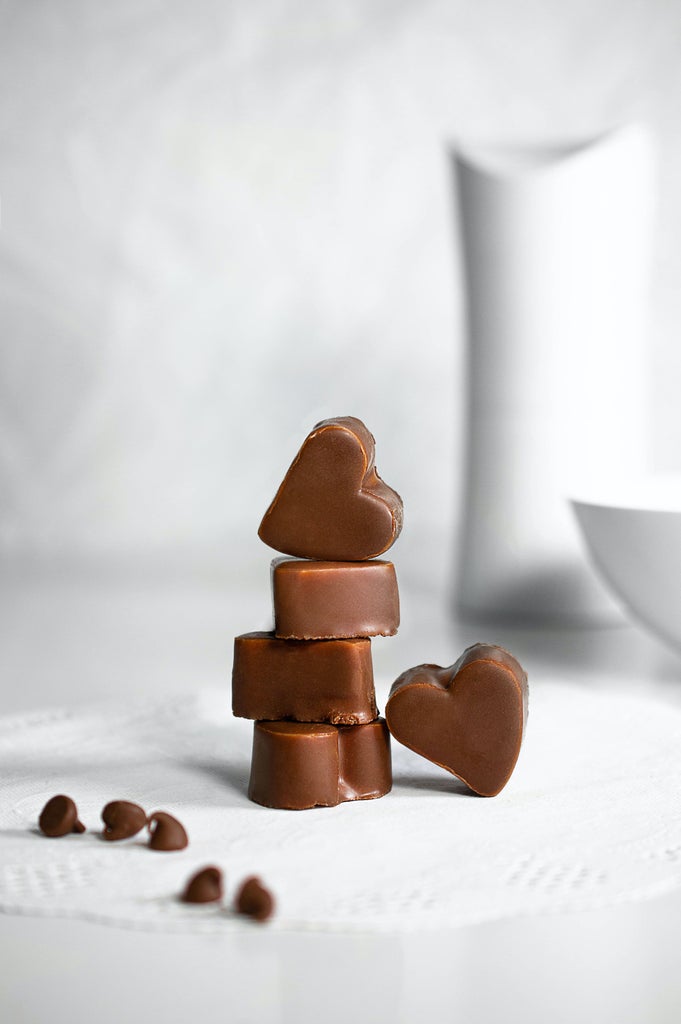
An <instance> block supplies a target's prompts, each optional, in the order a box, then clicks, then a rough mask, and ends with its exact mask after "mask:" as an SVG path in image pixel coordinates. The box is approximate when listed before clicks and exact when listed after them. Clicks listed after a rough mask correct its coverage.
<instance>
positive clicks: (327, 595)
mask: <svg viewBox="0 0 681 1024" xmlns="http://www.w3.org/2000/svg"><path fill="white" fill-rule="evenodd" d="M272 598H273V602H274V632H275V634H276V635H277V636H278V637H281V638H284V639H298V640H311V639H340V638H344V637H370V636H393V635H394V634H395V633H396V632H397V628H398V626H399V624H400V599H399V591H398V588H397V577H396V575H395V567H394V565H393V564H392V562H386V561H382V560H378V559H377V560H374V561H372V562H328V561H323V562H314V561H304V560H298V559H290V558H275V560H274V561H273V562H272Z"/></svg>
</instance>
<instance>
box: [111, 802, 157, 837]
mask: <svg viewBox="0 0 681 1024" xmlns="http://www.w3.org/2000/svg"><path fill="white" fill-rule="evenodd" d="M102 821H103V822H104V831H103V832H102V835H103V837H104V839H110V840H111V841H112V842H113V841H115V840H117V839H129V838H130V836H136V835H137V833H138V832H141V830H142V829H143V828H144V826H145V825H146V823H147V816H146V813H145V811H144V809H143V808H142V807H140V806H139V804H133V803H131V802H130V801H129V800H112V801H111V802H110V803H108V804H107V805H106V807H105V808H104V810H103V811H102Z"/></svg>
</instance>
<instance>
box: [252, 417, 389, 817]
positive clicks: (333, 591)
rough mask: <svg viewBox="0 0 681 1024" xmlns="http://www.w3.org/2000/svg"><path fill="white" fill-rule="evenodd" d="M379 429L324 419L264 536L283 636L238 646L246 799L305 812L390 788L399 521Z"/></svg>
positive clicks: (291, 473)
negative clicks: (386, 689)
mask: <svg viewBox="0 0 681 1024" xmlns="http://www.w3.org/2000/svg"><path fill="white" fill-rule="evenodd" d="M374 451H375V442H374V438H373V436H372V435H371V434H370V432H369V431H368V430H367V428H366V427H365V426H364V424H363V423H362V422H361V420H358V419H355V418H354V417H353V416H344V417H339V418H337V419H330V420H324V421H323V422H322V423H318V424H317V426H316V427H315V428H314V430H313V431H312V432H311V433H310V434H309V435H308V436H307V438H306V439H305V442H304V444H303V446H302V448H301V449H300V451H299V452H298V454H297V456H296V458H295V459H294V461H293V463H292V464H291V467H290V468H289V470H288V473H287V474H286V476H285V478H284V480H283V482H282V484H281V486H280V488H279V490H278V491H277V494H276V496H275V498H274V501H273V502H272V504H271V505H270V507H269V508H268V510H267V512H266V513H265V515H264V517H263V520H262V523H261V524H260V529H259V531H258V534H259V536H260V538H261V540H263V541H264V542H265V543H266V544H268V545H269V546H270V547H273V548H275V550H277V551H281V552H283V553H284V554H285V555H289V556H293V557H288V558H276V559H275V560H274V562H273V563H272V592H273V602H274V632H272V633H245V634H244V635H243V636H238V637H236V639H235V641H234V667H233V672H232V710H233V712H234V714H235V715H236V716H238V717H240V718H250V719H254V720H255V724H254V733H253V757H252V762H251V777H250V783H249V789H248V794H249V796H250V798H251V800H254V801H255V802H256V803H259V804H264V805H265V806H266V807H282V808H291V809H302V808H306V807H317V806H333V805H335V804H338V803H341V802H343V801H346V800H366V799H370V798H373V797H379V796H384V795H385V794H386V793H388V792H389V790H390V788H391V785H392V772H391V763H390V736H389V733H388V729H387V727H386V724H385V721H384V719H382V718H379V717H378V711H377V708H376V697H375V693H374V678H373V666H372V659H371V640H370V637H372V636H392V635H394V634H395V633H396V632H397V627H398V625H399V594H398V589H397V578H396V576H395V568H394V566H393V564H392V562H387V561H384V560H379V559H377V557H376V556H377V555H381V554H383V553H384V552H385V551H387V550H388V548H389V547H390V546H391V545H392V544H393V543H394V541H395V540H396V539H397V537H398V536H399V533H400V530H401V528H402V500H401V498H400V496H399V495H398V494H396V492H395V491H393V490H392V489H391V488H390V487H388V486H387V484H385V483H384V482H383V481H382V480H381V478H380V477H379V476H378V474H377V472H376V469H375V466H374Z"/></svg>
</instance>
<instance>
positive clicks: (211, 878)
mask: <svg viewBox="0 0 681 1024" xmlns="http://www.w3.org/2000/svg"><path fill="white" fill-rule="evenodd" d="M181 899H182V901H183V903H216V902H217V901H218V900H221V899H222V871H220V868H215V867H212V866H211V867H207V868H201V870H200V871H197V872H196V874H195V875H192V877H191V878H190V879H189V881H188V882H187V885H186V886H185V890H184V892H183V893H182V896H181Z"/></svg>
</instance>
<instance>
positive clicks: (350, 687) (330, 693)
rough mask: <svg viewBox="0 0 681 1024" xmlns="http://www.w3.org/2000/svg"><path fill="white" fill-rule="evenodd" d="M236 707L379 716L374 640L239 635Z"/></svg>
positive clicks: (298, 714) (249, 712) (274, 715)
mask: <svg viewBox="0 0 681 1024" xmlns="http://www.w3.org/2000/svg"><path fill="white" fill-rule="evenodd" d="M232 711H233V713H234V714H235V715H236V716H237V717H239V718H252V719H258V720H260V719H267V720H271V721H274V720H276V719H286V718H290V719H294V720H295V721H298V722H331V723H332V724H334V725H360V724H362V723H364V722H371V721H373V719H374V718H376V716H377V714H378V711H377V709H376V698H375V694H374V673H373V666H372V661H371V641H370V640H368V639H356V638H352V639H345V640H280V639H278V638H277V637H275V635H274V634H273V633H261V632H257V633H244V634H243V635H242V636H238V637H236V638H235V640H234V663H233V668H232Z"/></svg>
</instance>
